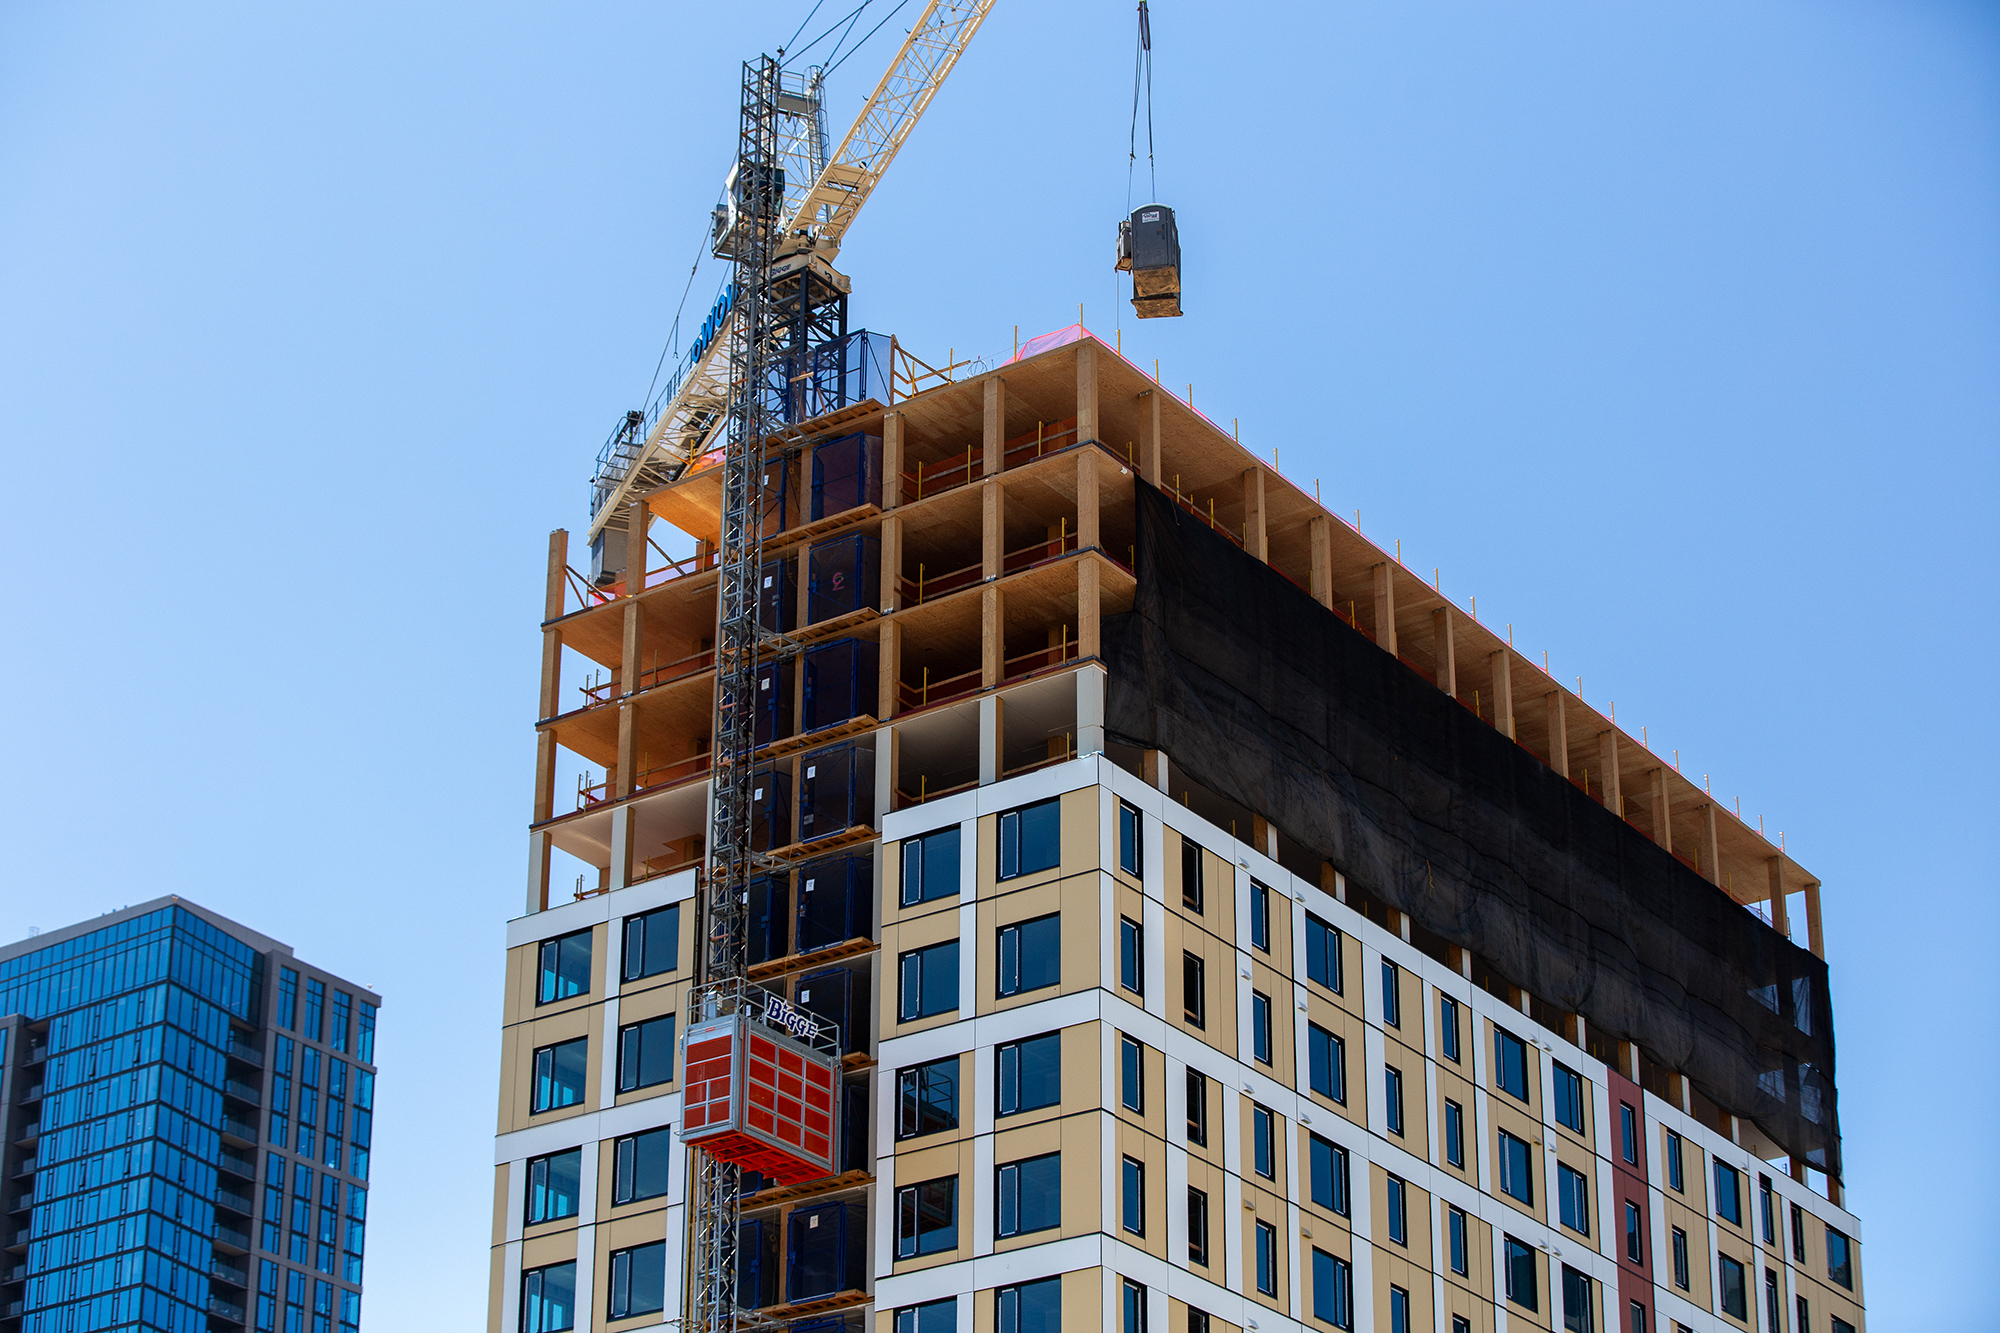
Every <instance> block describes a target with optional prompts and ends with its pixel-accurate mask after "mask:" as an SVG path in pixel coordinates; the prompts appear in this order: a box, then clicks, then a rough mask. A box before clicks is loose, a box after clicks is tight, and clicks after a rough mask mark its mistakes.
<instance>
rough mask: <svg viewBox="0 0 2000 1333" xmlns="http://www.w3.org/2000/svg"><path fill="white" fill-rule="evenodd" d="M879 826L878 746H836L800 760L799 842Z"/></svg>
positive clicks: (868, 742) (862, 743)
mask: <svg viewBox="0 0 2000 1333" xmlns="http://www.w3.org/2000/svg"><path fill="white" fill-rule="evenodd" d="M874 823H875V742H874V739H873V738H872V737H871V738H867V739H864V740H862V741H860V742H858V743H855V742H850V743H848V744H845V745H832V746H828V747H827V748H826V749H824V750H814V751H812V752H811V753H810V754H808V755H805V756H804V757H803V758H801V759H800V760H799V841H800V842H811V841H813V840H814V839H815V838H830V837H832V836H833V835H834V834H836V833H845V832H846V831H847V830H848V829H851V828H854V827H856V826H858V825H859V826H869V827H872V826H873V825H874Z"/></svg>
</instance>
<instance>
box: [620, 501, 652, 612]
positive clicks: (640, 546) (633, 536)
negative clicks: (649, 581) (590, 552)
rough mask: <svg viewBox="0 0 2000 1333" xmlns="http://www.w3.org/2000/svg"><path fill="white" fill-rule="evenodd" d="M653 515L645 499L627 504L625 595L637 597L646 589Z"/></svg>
mask: <svg viewBox="0 0 2000 1333" xmlns="http://www.w3.org/2000/svg"><path fill="white" fill-rule="evenodd" d="M652 518H653V515H652V514H651V513H650V512H649V511H648V510H647V508H646V502H645V501H644V500H634V501H633V502H632V503H631V504H629V505H627V506H625V595H626V596H627V597H637V596H638V595H639V594H640V593H642V592H644V591H646V554H647V546H646V529H647V527H648V526H649V525H650V524H651V522H652Z"/></svg>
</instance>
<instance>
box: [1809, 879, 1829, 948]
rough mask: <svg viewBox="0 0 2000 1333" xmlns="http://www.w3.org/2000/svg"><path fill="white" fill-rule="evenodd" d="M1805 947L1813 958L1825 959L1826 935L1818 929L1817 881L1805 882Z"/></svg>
mask: <svg viewBox="0 0 2000 1333" xmlns="http://www.w3.org/2000/svg"><path fill="white" fill-rule="evenodd" d="M1806 947H1807V948H1808V949H1811V950H1812V952H1813V957H1815V958H1825V957H1826V935H1825V934H1824V932H1823V931H1822V930H1821V928H1820V916H1819V881H1817V880H1808V881H1807V882H1806Z"/></svg>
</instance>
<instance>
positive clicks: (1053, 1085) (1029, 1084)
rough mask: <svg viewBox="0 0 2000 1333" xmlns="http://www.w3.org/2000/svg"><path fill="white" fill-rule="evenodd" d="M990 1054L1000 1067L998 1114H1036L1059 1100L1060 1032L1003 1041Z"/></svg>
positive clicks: (1060, 1081) (1060, 1086)
mask: <svg viewBox="0 0 2000 1333" xmlns="http://www.w3.org/2000/svg"><path fill="white" fill-rule="evenodd" d="M993 1055H994V1063H995V1064H996V1065H997V1066H998V1068H999V1077H998V1078H997V1079H996V1080H995V1082H996V1083H997V1084H998V1088H997V1092H998V1097H997V1105H996V1107H995V1111H996V1113H997V1114H999V1115H1013V1114H1015V1113H1016V1112H1019V1111H1037V1110H1040V1109H1041V1108H1042V1107H1045V1106H1054V1105H1055V1104H1056V1103H1058V1102H1060V1101H1061V1100H1062V1034H1061V1033H1060V1032H1045V1033H1043V1034H1042V1035H1041V1036H1039V1037H1028V1038H1025V1039H1023V1040H1021V1041H1010V1042H1003V1043H1002V1044H1000V1045H999V1046H996V1047H994V1049H993Z"/></svg>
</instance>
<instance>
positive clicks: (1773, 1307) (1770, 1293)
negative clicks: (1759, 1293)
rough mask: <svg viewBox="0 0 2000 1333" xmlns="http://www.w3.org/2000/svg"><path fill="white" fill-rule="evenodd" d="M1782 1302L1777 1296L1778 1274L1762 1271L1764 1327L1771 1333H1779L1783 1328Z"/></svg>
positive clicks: (1770, 1270) (1767, 1269) (1773, 1271)
mask: <svg viewBox="0 0 2000 1333" xmlns="http://www.w3.org/2000/svg"><path fill="white" fill-rule="evenodd" d="M1784 1308H1785V1307H1784V1302H1783V1299H1782V1298H1781V1297H1780V1296H1779V1295H1778V1274H1777V1272H1776V1271H1775V1270H1773V1269H1769V1268H1766V1269H1765V1270H1764V1327H1765V1328H1768V1329H1770V1330H1771V1333H1780V1331H1781V1330H1782V1329H1783V1328H1784V1326H1785V1320H1784Z"/></svg>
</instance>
